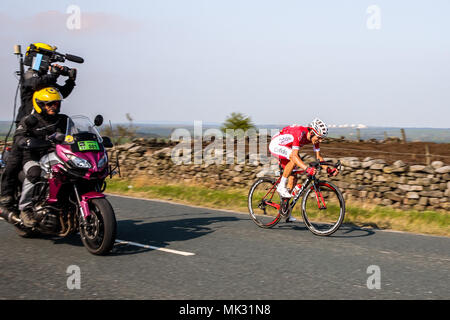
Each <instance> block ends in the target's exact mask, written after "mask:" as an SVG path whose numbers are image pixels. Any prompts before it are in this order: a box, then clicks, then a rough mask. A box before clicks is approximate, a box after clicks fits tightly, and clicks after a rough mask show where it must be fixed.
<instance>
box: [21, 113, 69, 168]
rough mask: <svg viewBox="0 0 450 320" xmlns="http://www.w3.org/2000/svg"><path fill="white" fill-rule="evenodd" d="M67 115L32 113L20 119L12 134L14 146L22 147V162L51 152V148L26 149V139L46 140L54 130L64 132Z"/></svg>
mask: <svg viewBox="0 0 450 320" xmlns="http://www.w3.org/2000/svg"><path fill="white" fill-rule="evenodd" d="M67 119H68V116H66V115H65V114H58V115H55V116H53V117H49V116H44V115H42V114H39V113H33V114H31V115H29V116H26V117H25V118H23V119H22V121H20V123H19V125H18V126H17V129H16V132H15V134H14V147H15V148H19V149H22V151H23V156H24V162H26V161H29V160H35V161H38V160H39V159H40V158H41V157H42V156H44V155H45V154H47V153H49V152H51V148H46V149H27V148H26V145H27V141H28V140H30V139H39V140H42V141H46V140H47V138H48V137H49V136H51V135H52V134H53V133H55V132H60V133H66V128H67Z"/></svg>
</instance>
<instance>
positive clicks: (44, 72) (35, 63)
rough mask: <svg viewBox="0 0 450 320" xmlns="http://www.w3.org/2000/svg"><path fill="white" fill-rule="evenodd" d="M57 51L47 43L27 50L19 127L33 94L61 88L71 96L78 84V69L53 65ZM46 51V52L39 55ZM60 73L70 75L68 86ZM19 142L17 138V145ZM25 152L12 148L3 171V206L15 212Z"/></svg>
mask: <svg viewBox="0 0 450 320" xmlns="http://www.w3.org/2000/svg"><path fill="white" fill-rule="evenodd" d="M55 51H56V47H52V46H49V45H47V44H43V43H34V44H31V45H30V46H29V47H28V49H27V52H26V57H25V65H28V66H29V67H30V68H29V69H28V70H27V71H26V72H25V74H24V75H23V80H22V84H21V90H20V93H21V106H20V108H19V112H18V114H17V117H16V119H15V123H16V126H17V125H18V124H19V122H20V121H21V120H22V119H24V118H25V117H26V116H28V115H30V114H31V113H33V112H34V111H33V110H34V109H33V94H34V93H35V92H36V91H39V90H41V89H43V88H46V87H54V88H56V89H58V90H59V92H60V93H61V95H62V97H63V98H66V97H67V96H69V95H70V93H71V92H72V90H73V88H74V87H75V79H76V74H77V70H76V69H69V68H68V67H63V66H61V65H58V64H53V65H52V64H51V57H50V56H49V54H51V53H52V52H55ZM40 52H43V53H42V54H39V53H40ZM59 76H67V77H68V79H67V80H66V82H65V84H64V85H62V86H61V85H59V84H57V83H56V82H57V79H58V77H59ZM15 143H16V141H13V144H15ZM22 161H23V154H22V151H21V150H20V149H19V148H12V150H11V152H10V153H9V155H8V161H7V163H6V167H5V169H4V172H3V174H2V178H1V179H2V181H1V193H0V208H1V209H2V210H5V211H11V210H12V209H13V206H14V204H15V202H16V200H15V199H14V192H15V190H16V188H17V185H18V175H19V172H20V170H21V168H22Z"/></svg>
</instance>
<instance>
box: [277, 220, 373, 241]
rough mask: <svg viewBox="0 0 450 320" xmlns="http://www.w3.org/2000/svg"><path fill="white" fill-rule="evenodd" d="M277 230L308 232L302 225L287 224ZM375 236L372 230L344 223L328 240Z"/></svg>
mask: <svg viewBox="0 0 450 320" xmlns="http://www.w3.org/2000/svg"><path fill="white" fill-rule="evenodd" d="M278 228H279V229H290V230H299V231H308V232H310V231H309V229H308V228H307V227H306V226H305V224H304V223H303V222H302V223H287V224H283V225H280V226H279V227H278ZM374 234H375V231H374V230H373V229H366V228H364V226H363V227H359V226H357V225H354V224H352V223H344V224H342V225H341V227H340V228H339V229H338V230H337V231H336V232H335V233H334V234H332V235H330V236H329V237H330V238H359V237H368V236H372V235H374Z"/></svg>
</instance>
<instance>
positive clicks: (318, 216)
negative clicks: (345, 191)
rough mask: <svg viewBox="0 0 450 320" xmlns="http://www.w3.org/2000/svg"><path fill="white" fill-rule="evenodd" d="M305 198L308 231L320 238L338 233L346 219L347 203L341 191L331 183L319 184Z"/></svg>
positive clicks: (304, 206)
mask: <svg viewBox="0 0 450 320" xmlns="http://www.w3.org/2000/svg"><path fill="white" fill-rule="evenodd" d="M317 186H318V191H317V192H316V190H315V189H314V187H313V186H311V187H310V188H309V190H308V191H307V192H306V193H305V195H304V196H303V201H302V216H303V220H304V222H305V224H306V226H307V227H308V229H309V230H310V231H311V232H312V233H314V234H315V235H318V236H329V235H331V234H333V233H334V232H336V230H337V229H339V227H340V226H341V224H342V222H343V221H344V217H345V201H344V197H343V196H342V193H341V191H339V189H338V188H337V187H336V186H335V185H333V184H332V183H330V182H325V181H322V182H319V183H317Z"/></svg>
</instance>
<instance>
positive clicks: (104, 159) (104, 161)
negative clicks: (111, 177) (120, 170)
mask: <svg viewBox="0 0 450 320" xmlns="http://www.w3.org/2000/svg"><path fill="white" fill-rule="evenodd" d="M107 163H108V156H107V155H106V154H105V155H104V156H103V157H102V158H101V159H100V160H99V161H98V164H97V168H99V169H102V168H104V167H105V166H106V164H107Z"/></svg>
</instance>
